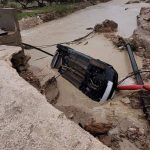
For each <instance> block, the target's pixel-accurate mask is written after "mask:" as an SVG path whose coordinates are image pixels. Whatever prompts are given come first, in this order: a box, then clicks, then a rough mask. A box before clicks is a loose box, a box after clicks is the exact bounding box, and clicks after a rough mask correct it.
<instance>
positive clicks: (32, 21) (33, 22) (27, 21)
mask: <svg viewBox="0 0 150 150" xmlns="http://www.w3.org/2000/svg"><path fill="white" fill-rule="evenodd" d="M108 1H110V0H97V1H96V0H93V1H85V2H80V3H75V4H73V7H72V8H71V10H70V11H65V12H61V11H50V12H47V13H42V14H37V16H34V17H28V18H23V19H21V20H20V21H19V25H20V29H21V30H26V29H29V28H32V27H35V26H37V25H39V24H42V23H44V22H48V21H51V20H54V19H57V18H61V17H64V16H67V15H68V14H71V13H73V12H75V11H78V10H81V9H84V8H86V7H88V6H91V5H96V4H98V3H103V2H108Z"/></svg>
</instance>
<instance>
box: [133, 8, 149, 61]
mask: <svg viewBox="0 0 150 150" xmlns="http://www.w3.org/2000/svg"><path fill="white" fill-rule="evenodd" d="M148 18H150V8H145V7H143V8H142V9H141V11H140V15H139V16H138V17H137V24H138V28H137V29H136V30H135V31H134V33H133V40H134V42H135V44H136V47H141V48H144V55H143V56H144V57H145V58H146V59H150V51H149V50H150V21H149V19H148ZM139 50H141V49H139Z"/></svg>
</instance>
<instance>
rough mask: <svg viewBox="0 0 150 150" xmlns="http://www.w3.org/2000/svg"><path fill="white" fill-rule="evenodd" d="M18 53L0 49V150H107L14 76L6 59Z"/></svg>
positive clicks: (17, 76) (18, 77) (22, 80)
mask: <svg viewBox="0 0 150 150" xmlns="http://www.w3.org/2000/svg"><path fill="white" fill-rule="evenodd" d="M10 49H11V50H10ZM19 51H21V48H18V47H6V46H0V70H1V71H0V149H3V150H6V149H7V150H12V149H15V150H17V149H22V150H23V149H24V150H34V149H36V150H48V149H49V150H109V148H107V147H106V146H104V145H103V144H102V143H101V142H99V141H98V140H97V139H95V138H94V137H93V136H91V135H90V134H89V133H87V132H86V131H84V130H83V129H81V128H80V127H79V126H78V125H76V124H75V123H73V122H71V121H69V120H68V119H67V118H66V116H65V115H64V114H63V113H62V112H60V111H58V110H57V109H55V108H54V107H53V106H52V105H50V104H49V103H48V102H47V101H46V98H45V97H44V96H43V95H41V94H40V93H39V92H38V91H37V90H36V89H35V88H34V87H32V86H31V85H30V84H29V83H27V82H26V81H25V80H24V79H22V78H21V77H20V76H19V75H18V73H17V72H16V70H15V69H13V68H12V67H11V63H10V59H11V56H12V55H13V53H17V52H19Z"/></svg>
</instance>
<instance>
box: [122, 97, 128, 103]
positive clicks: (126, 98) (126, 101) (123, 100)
mask: <svg viewBox="0 0 150 150" xmlns="http://www.w3.org/2000/svg"><path fill="white" fill-rule="evenodd" d="M121 102H122V103H124V104H130V99H129V98H128V97H125V98H122V99H121Z"/></svg>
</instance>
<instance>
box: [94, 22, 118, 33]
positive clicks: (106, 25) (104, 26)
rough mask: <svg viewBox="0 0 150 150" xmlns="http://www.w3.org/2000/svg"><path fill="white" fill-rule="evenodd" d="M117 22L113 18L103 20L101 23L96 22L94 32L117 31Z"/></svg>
mask: <svg viewBox="0 0 150 150" xmlns="http://www.w3.org/2000/svg"><path fill="white" fill-rule="evenodd" d="M117 28H118V24H117V23H116V22H114V21H113V20H108V19H107V20H105V21H103V22H102V23H101V24H96V25H95V27H94V31H95V32H96V33H103V32H104V33H105V32H115V31H117Z"/></svg>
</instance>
